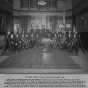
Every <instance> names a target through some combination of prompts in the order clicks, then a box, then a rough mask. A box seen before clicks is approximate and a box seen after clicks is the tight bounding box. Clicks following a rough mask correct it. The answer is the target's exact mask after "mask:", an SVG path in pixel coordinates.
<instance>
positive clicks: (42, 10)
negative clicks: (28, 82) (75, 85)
mask: <svg viewBox="0 0 88 88" xmlns="http://www.w3.org/2000/svg"><path fill="white" fill-rule="evenodd" d="M0 73H71V74H73V73H77V74H81V73H88V0H0Z"/></svg>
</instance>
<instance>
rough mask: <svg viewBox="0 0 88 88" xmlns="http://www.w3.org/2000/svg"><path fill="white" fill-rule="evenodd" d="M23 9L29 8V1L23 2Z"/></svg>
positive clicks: (22, 0)
mask: <svg viewBox="0 0 88 88" xmlns="http://www.w3.org/2000/svg"><path fill="white" fill-rule="evenodd" d="M21 8H29V0H21Z"/></svg>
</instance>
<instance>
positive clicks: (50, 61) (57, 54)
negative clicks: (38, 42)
mask: <svg viewBox="0 0 88 88" xmlns="http://www.w3.org/2000/svg"><path fill="white" fill-rule="evenodd" d="M77 60H78V59H77ZM77 60H76V59H74V56H73V54H72V53H69V52H66V51H64V50H61V49H59V48H58V49H50V48H33V49H28V50H24V51H21V52H18V53H16V54H15V53H14V54H13V55H9V56H6V57H5V56H4V59H3V60H1V62H0V69H50V70H51V69H56V70H62V69H65V71H66V69H72V70H76V71H77V70H79V69H80V70H84V68H83V67H82V62H81V63H79V61H80V60H81V59H80V58H79V60H78V61H77Z"/></svg>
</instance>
